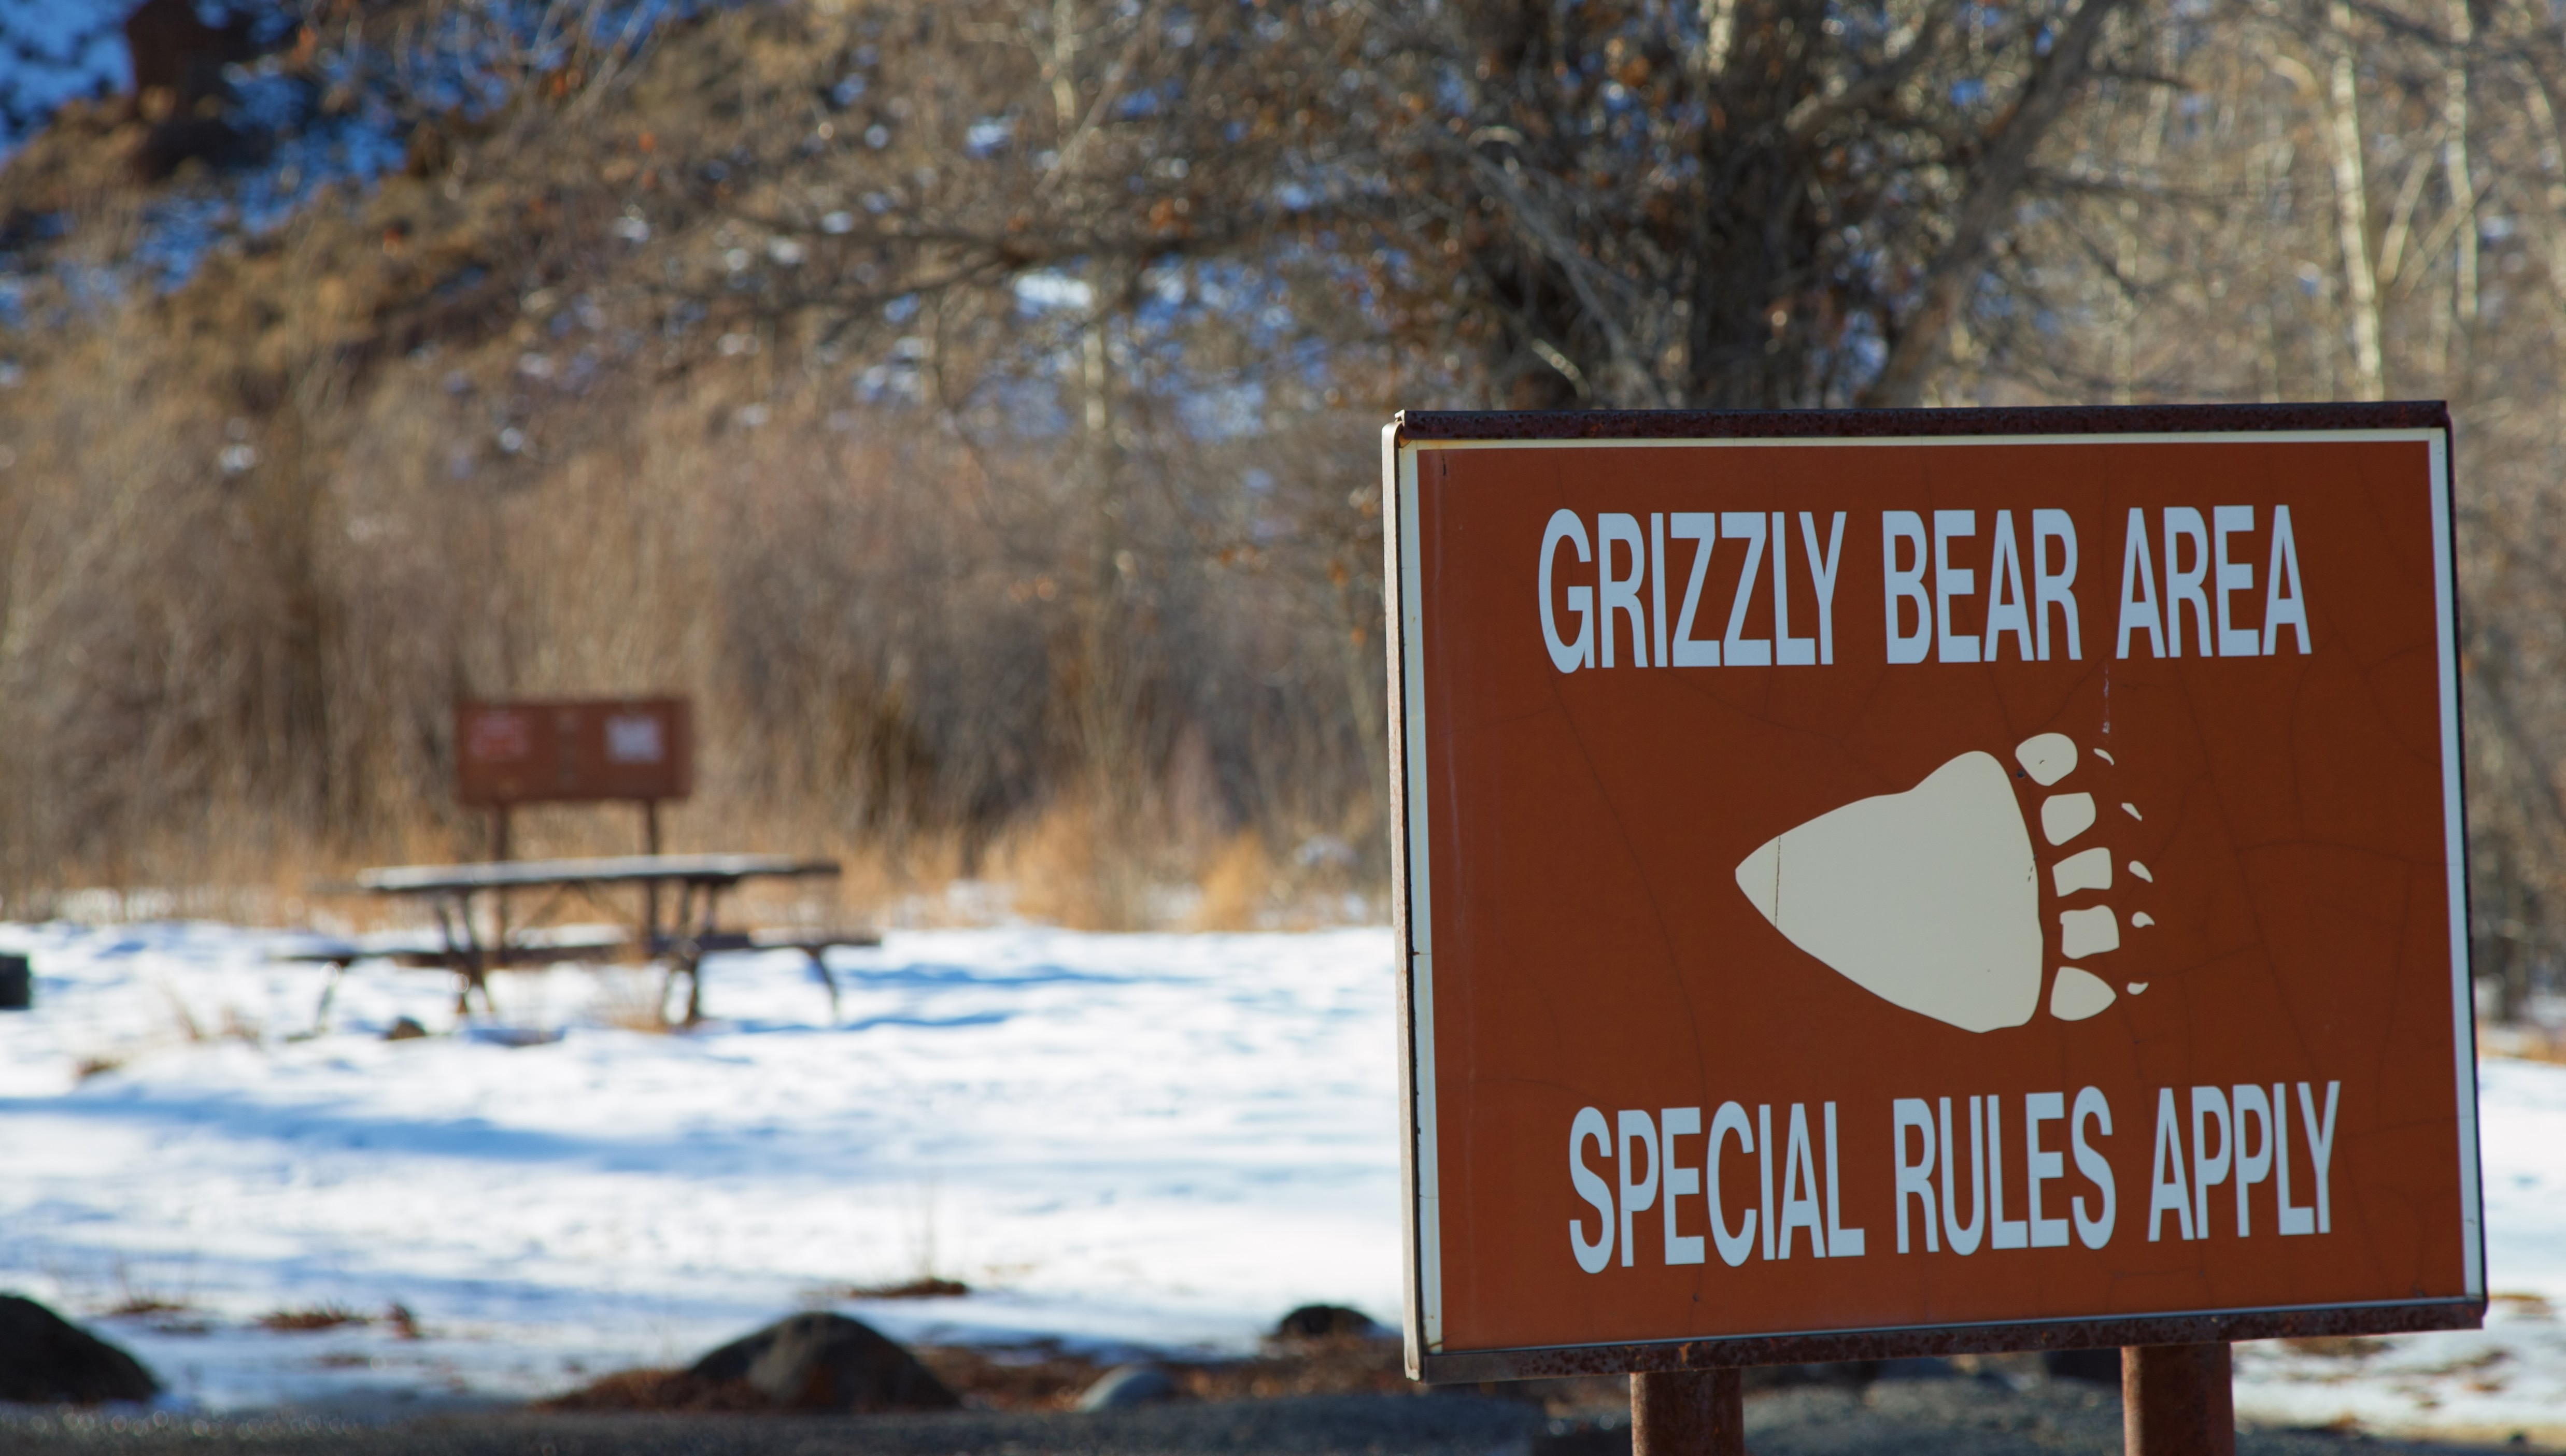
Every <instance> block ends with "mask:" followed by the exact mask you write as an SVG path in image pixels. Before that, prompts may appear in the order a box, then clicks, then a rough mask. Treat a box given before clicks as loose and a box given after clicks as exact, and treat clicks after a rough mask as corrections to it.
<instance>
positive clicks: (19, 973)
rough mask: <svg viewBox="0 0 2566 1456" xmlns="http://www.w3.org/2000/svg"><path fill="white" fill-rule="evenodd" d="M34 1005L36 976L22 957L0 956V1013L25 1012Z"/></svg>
mask: <svg viewBox="0 0 2566 1456" xmlns="http://www.w3.org/2000/svg"><path fill="white" fill-rule="evenodd" d="M35 1004H36V976H35V973H34V972H33V971H31V970H30V969H28V966H27V958H26V957H25V956H23V955H0V1011H27V1010H31V1009H33V1008H34V1006H35Z"/></svg>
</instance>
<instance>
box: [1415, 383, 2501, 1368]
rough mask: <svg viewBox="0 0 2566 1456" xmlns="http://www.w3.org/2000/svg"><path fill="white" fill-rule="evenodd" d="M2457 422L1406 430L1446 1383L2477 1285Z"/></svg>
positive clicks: (1938, 416)
mask: <svg viewBox="0 0 2566 1456" xmlns="http://www.w3.org/2000/svg"><path fill="white" fill-rule="evenodd" d="M2448 460H2449V442H2448V429H2447V423H2446V415H2445V413H2444V412H2443V411H2442V410H2441V408H2440V407H2439V406H2438V405H2429V406H2403V405H2383V406H2346V407H2341V408H2318V409H2304V410H2297V411H2269V410H2252V409H2197V410H2171V411H2170V410H2147V411H2139V410H2087V411H1901V412H1896V413H1889V412H1875V413H1866V414H1860V415H1844V414H1837V415H1827V414H1815V415H1809V414H1801V415H1695V416H1687V415H1664V414H1654V415H1628V414H1577V415H1550V416H1542V415H1467V414H1434V415H1418V414H1410V415H1407V416H1404V417H1403V419H1402V421H1401V422H1400V423H1398V424H1395V425H1393V426H1392V428H1391V431H1390V435H1389V437H1388V442H1387V446H1386V451H1385V465H1386V468H1387V470H1388V472H1389V476H1390V478H1389V480H1388V482H1387V484H1386V488H1385V497H1386V499H1387V500H1388V501H1389V502H1390V503H1391V505H1392V510H1391V513H1390V519H1391V522H1392V528H1391V536H1392V539H1391V543H1390V551H1391V571H1392V577H1393V580H1394V585H1395V592H1394V601H1393V608H1392V609H1393V623H1392V626H1393V634H1392V650H1393V652H1394V654H1395V656H1394V661H1395V663H1396V672H1397V677H1398V680H1399V692H1398V698H1397V713H1398V717H1399V722H1398V725H1397V726H1398V730H1399V731H1398V734H1397V740H1396V741H1397V743H1398V745H1399V750H1398V751H1399V764H1398V774H1397V779H1398V782H1399V784H1400V788H1401V794H1402V801H1401V806H1400V809H1401V816H1402V821H1403V829H1404V833H1405V837H1406V838H1405V847H1406V853H1405V861H1404V863H1403V865H1402V878H1401V880H1400V885H1399V891H1400V893H1399V918H1400V922H1401V926H1402V933H1403V936H1404V940H1405V952H1406V953H1405V956H1404V962H1405V964H1404V967H1403V971H1404V986H1405V995H1406V1000H1405V1006H1406V1010H1407V1015H1408V1017H1409V1029H1408V1030H1409V1044H1408V1047H1407V1051H1408V1058H1409V1060H1408V1064H1407V1066H1408V1073H1409V1085H1408V1092H1409V1100H1408V1107H1407V1110H1408V1114H1409V1119H1410V1125H1409V1132H1410V1143H1409V1146H1410V1150H1411V1165H1410V1174H1411V1190H1412V1193H1413V1209H1414V1224H1413V1228H1412V1230H1411V1232H1412V1239H1411V1261H1410V1262H1411V1269H1410V1275H1411V1290H1410V1301H1411V1308H1410V1322H1409V1329H1410V1340H1411V1363H1412V1365H1413V1367H1414V1368H1415V1369H1416V1371H1417V1372H1418V1373H1420V1374H1422V1375H1423V1376H1425V1377H1426V1378H1429V1379H1432V1378H1443V1379H1485V1378H1499V1377H1504V1376H1508V1375H1530V1374H1543V1373H1560V1372H1565V1371H1570V1370H1616V1369H1647V1368H1658V1369H1663V1368H1674V1367H1682V1366H1700V1365H1719V1364H1738V1363H1760V1362H1767V1361H1778V1360H1792V1359H1806V1358H1842V1357H1848V1356H1853V1355H1859V1354H1883V1353H1896V1352H1924V1351H1928V1350H1942V1351H1948V1350H1958V1349H1971V1348H1979V1349H1987V1348H2024V1347H2041V1346H2051V1345H2076V1344H2089V1345H2090V1344H2146V1343H2168V1342H2179V1341H2197V1340H2215V1339H2229V1338H2243V1337H2253V1336H2257V1335H2279V1334H2297V1333H2317V1332H2321V1331H2345V1330H2368V1329H2417V1328H2441V1327H2456V1326H2473V1325H2474V1324H2475V1323H2476V1322H2477V1319H2478V1317H2479V1315H2480V1313H2481V1312H2482V1309H2483V1299H2484V1278H2483V1268H2482V1257H2481V1253H2480V1247H2481V1240H2480V1237H2479V1231H2478V1221H2477V1217H2478V1216H2477V1176H2476V1147H2475V1129H2474V1112H2475V1093H2474V1066H2473V1062H2472V1041H2471V1036H2470V1026H2469V1010H2468V995H2467V992H2468V978H2467V963H2466V957H2467V939H2466V934H2465V923H2466V922H2465V913H2464V911H2465V905H2464V900H2463V865H2462V841H2461V814H2460V803H2459V738H2458V716H2457V670H2458V668H2457V655H2456V646H2455V639H2454V635H2453V633H2454V624H2453V615H2452V610H2453V608H2452V596H2451V566H2450V563H2451V552H2450V507H2449V475H2448Z"/></svg>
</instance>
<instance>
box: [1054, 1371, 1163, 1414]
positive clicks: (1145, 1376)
mask: <svg viewBox="0 0 2566 1456" xmlns="http://www.w3.org/2000/svg"><path fill="white" fill-rule="evenodd" d="M1177 1393H1178V1392H1177V1390H1176V1382H1175V1381H1173V1380H1171V1379H1169V1378H1167V1372H1166V1371H1164V1370H1162V1369H1159V1368H1158V1367H1157V1366H1156V1365H1116V1366H1115V1367H1114V1368H1112V1369H1110V1370H1107V1371H1106V1372H1105V1373H1104V1374H1103V1375H1100V1376H1098V1377H1097V1380H1096V1383H1095V1384H1093V1385H1090V1386H1088V1387H1087V1393H1085V1394H1083V1395H1081V1396H1079V1397H1078V1408H1079V1409H1081V1410H1121V1409H1123V1408H1124V1407H1125V1406H1129V1405H1148V1404H1151V1403H1153V1402H1155V1401H1159V1400H1173V1399H1175V1398H1176V1395H1177Z"/></svg>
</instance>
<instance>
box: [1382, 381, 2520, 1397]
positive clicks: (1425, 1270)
mask: <svg viewBox="0 0 2566 1456" xmlns="http://www.w3.org/2000/svg"><path fill="white" fill-rule="evenodd" d="M1392 428H1393V429H1396V426H1395V425H1394V426H1393V427H1392ZM2448 439H2449V437H2448V434H2447V432H2446V431H2445V430H2442V429H2439V428H2410V429H2341V430H2326V429H2297V430H2201V431H2182V432H2153V431H2137V432H2127V433H2100V432H2098V433H2063V434H2044V435H1898V436H1876V437H1857V438H1837V437H1826V436H1818V437H1809V436H1792V437H1769V436H1754V435H1746V436H1733V437H1720V438H1711V439H1695V438H1668V437H1660V438H1654V439H1502V440H1501V439H1485V440H1472V439H1434V440H1417V439H1410V438H1406V437H1405V436H1401V437H1400V438H1399V439H1398V443H1397V447H1396V455H1397V472H1396V473H1397V479H1396V486H1397V500H1396V509H1397V511H1398V530H1399V535H1400V550H1399V555H1400V580H1399V582H1398V583H1396V584H1395V585H1396V587H1397V591H1398V600H1399V611H1400V625H1401V634H1402V638H1403V641H1402V648H1403V650H1402V653H1401V656H1402V658H1403V661H1402V664H1401V670H1402V675H1403V677H1404V678H1405V681H1404V682H1403V683H1402V684H1401V687H1400V700H1401V702H1402V705H1403V709H1404V719H1405V721H1404V724H1403V731H1404V735H1405V745H1406V752H1405V755H1404V761H1403V763H1402V777H1403V778H1404V779H1405V780H1406V784H1405V789H1404V792H1405V795H1406V800H1407V812H1408V824H1407V844H1406V846H1405V849H1406V852H1407V855H1408V875H1407V883H1408V904H1407V920H1408V923H1407V924H1406V925H1404V926H1402V927H1401V928H1402V930H1403V932H1404V935H1405V938H1406V941H1407V943H1406V944H1405V945H1404V946H1402V947H1401V953H1402V954H1405V955H1407V956H1409V957H1410V963H1409V978H1410V979H1409V985H1410V987H1411V997H1412V998H1413V1005H1412V1006H1411V1008H1410V1016H1411V1028H1412V1030H1411V1032H1410V1041H1411V1056H1412V1057H1413V1058H1414V1061H1413V1064H1412V1065H1413V1067H1414V1076H1415V1086H1414V1088H1413V1091H1412V1093H1411V1096H1412V1101H1411V1113H1412V1115H1413V1116H1414V1118H1415V1124H1414V1127H1413V1131H1412V1138H1413V1148H1414V1157H1415V1170H1416V1171H1415V1178H1416V1184H1415V1189H1414V1199H1415V1202H1414V1205H1413V1206H1412V1207H1411V1209H1410V1210H1409V1214H1410V1218H1411V1221H1412V1226H1413V1227H1414V1229H1415V1231H1416V1244H1415V1254H1416V1258H1415V1263H1414V1265H1413V1266H1412V1267H1411V1268H1410V1269H1409V1270H1408V1271H1407V1276H1408V1279H1409V1281H1410V1285H1411V1300H1412V1302H1413V1304H1414V1307H1415V1308H1416V1310H1417V1311H1418V1318H1419V1321H1420V1323H1421V1324H1422V1325H1423V1327H1424V1328H1423V1331H1422V1332H1421V1334H1422V1341H1421V1343H1422V1348H1423V1351H1424V1352H1425V1353H1427V1354H1442V1353H1445V1350H1444V1348H1443V1258H1442V1228H1441V1224H1442V1220H1441V1212H1442V1199H1441V1196H1440V1185H1439V1183H1438V1181H1437V1166H1438V1163H1437V1158H1436V1156H1435V1131H1436V1117H1435V1106H1434V1093H1435V1083H1434V981H1433V954H1432V949H1433V948H1432V943H1431V939H1430V936H1431V933H1432V929H1431V927H1432V915H1431V900H1430V898H1429V896H1428V892H1427V890H1428V883H1429V880H1430V878H1431V875H1430V873H1429V870H1428V865H1427V861H1426V845H1427V825H1428V823H1429V819H1428V815H1427V812H1426V809H1427V795H1426V784H1425V779H1426V774H1425V762H1426V760H1425V741H1426V733H1425V696H1424V691H1423V688H1424V676H1425V665H1424V664H1425V646H1424V643H1425V635H1424V603H1423V599H1422V597H1421V595H1420V592H1421V588H1422V578H1423V548H1422V543H1421V542H1420V540H1419V536H1418V524H1419V521H1418V510H1417V499H1416V497H1417V486H1416V468H1417V456H1418V454H1419V453H1420V452H1422V451H1426V450H1524V449H1534V450H1561V449H1567V450H1576V449H1617V450H1627V449H1719V448H1750V449H1774V448H1784V449H1791V448H1826V449H1846V448H1861V447H1890V446H1918V445H1974V446H1981V447H1983V446H1987V445H2115V444H2146V445H2190V444H2238V443H2250V444H2293V443H2309V442H2327V443H2346V442H2349V443H2381V442H2395V441H2421V442H2423V443H2424V444H2425V445H2426V446H2428V448H2429V450H2430V476H2431V480H2430V489H2431V492H2432V512H2433V547H2434V551H2433V589H2434V590H2433V597H2434V611H2435V617H2436V626H2437V627H2438V647H2439V658H2440V660H2439V677H2440V697H2441V814H2442V826H2443V827H2442V836H2443V850H2442V852H2443V857H2444V859H2445V860H2446V862H2447V864H2448V874H2449V881H2448V892H2447V894H2448V910H2449V936H2450V982H2451V986H2450V995H2451V1039H2452V1043H2453V1045H2452V1048H2451V1053H2452V1060H2453V1062H2454V1064H2455V1065H2456V1068H2457V1082H2458V1086H2457V1093H2458V1096H2457V1104H2458V1105H2457V1110H2458V1119H2459V1138H2458V1142H2459V1228H2460V1242H2461V1245H2462V1253H2461V1267H2462V1270H2463V1273H2464V1283H2465V1286H2466V1298H2468V1299H2471V1300H2476V1301H2480V1302H2482V1301H2483V1300H2484V1299H2485V1227H2484V1216H2483V1211H2482V1206H2481V1198H2482V1194H2481V1190H2480V1189H2479V1187H2478V1184H2477V1179H2478V1176H2479V1169H2478V1158H2477V1092H2476V1043H2475V997H2474V994H2473V987H2472V986H2471V985H2470V983H2469V974H2468V926H2467V858H2466V851H2467V839H2466V825H2465V819H2464V811H2463V807H2462V805H2461V803H2460V798H2459V794H2460V761H2459V760H2460V744H2459V667H2458V610H2457V598H2456V588H2455V584H2454V582H2453V579H2452V565H2451V564H2452V561H2453V560H2454V558H2453V556H2452V541H2451V525H2450V461H2449V444H2448ZM1384 484H1386V485H1388V484H1392V482H1389V481H1385V482H1384ZM2407 1303H2412V1302H2411V1301H2376V1302H2363V1303H2360V1304H2355V1305H2316V1306H2284V1307H2278V1308H2281V1309H2359V1308H2370V1307H2372V1306H2373V1305H2378V1306H2381V1307H2385V1306H2388V1305H2395V1304H2407ZM2241 1313H2253V1312H2252V1311H2242V1310H2169V1311H2164V1312H2160V1313H2157V1314H2151V1315H2147V1316H2126V1315H2093V1316H2069V1317H2057V1318H2053V1319H2047V1320H2042V1319H2033V1320H2013V1321H2004V1322H2000V1323H2004V1324H2023V1325H2033V1324H2072V1323H2078V1322H2081V1321H2085V1320H2093V1319H2185V1318H2194V1317H2200V1316H2212V1315H2229V1314H2241ZM1972 1323H1984V1322H1972ZM1949 1328H1962V1327H1950V1326H1903V1325H1902V1326H1875V1327H1866V1328H1864V1329H1860V1330H1834V1331H1807V1332H1767V1333H1764V1334H1762V1335H1719V1336H1697V1337H1703V1338H1722V1339H1728V1338H1737V1339H1752V1338H1772V1337H1775V1336H1776V1335H1781V1334H1785V1333H1802V1334H1808V1335H1850V1334H1885V1333H1890V1332H1894V1331H1907V1330H1939V1329H1949ZM1603 1342H1604V1343H1656V1342H1664V1341H1650V1340H1638V1341H1622V1340H1615V1341H1603ZM1540 1347H1542V1348H1576V1347H1578V1346H1576V1345H1556V1346H1540ZM1490 1352H1492V1353H1493V1352H1496V1351H1490Z"/></svg>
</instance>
